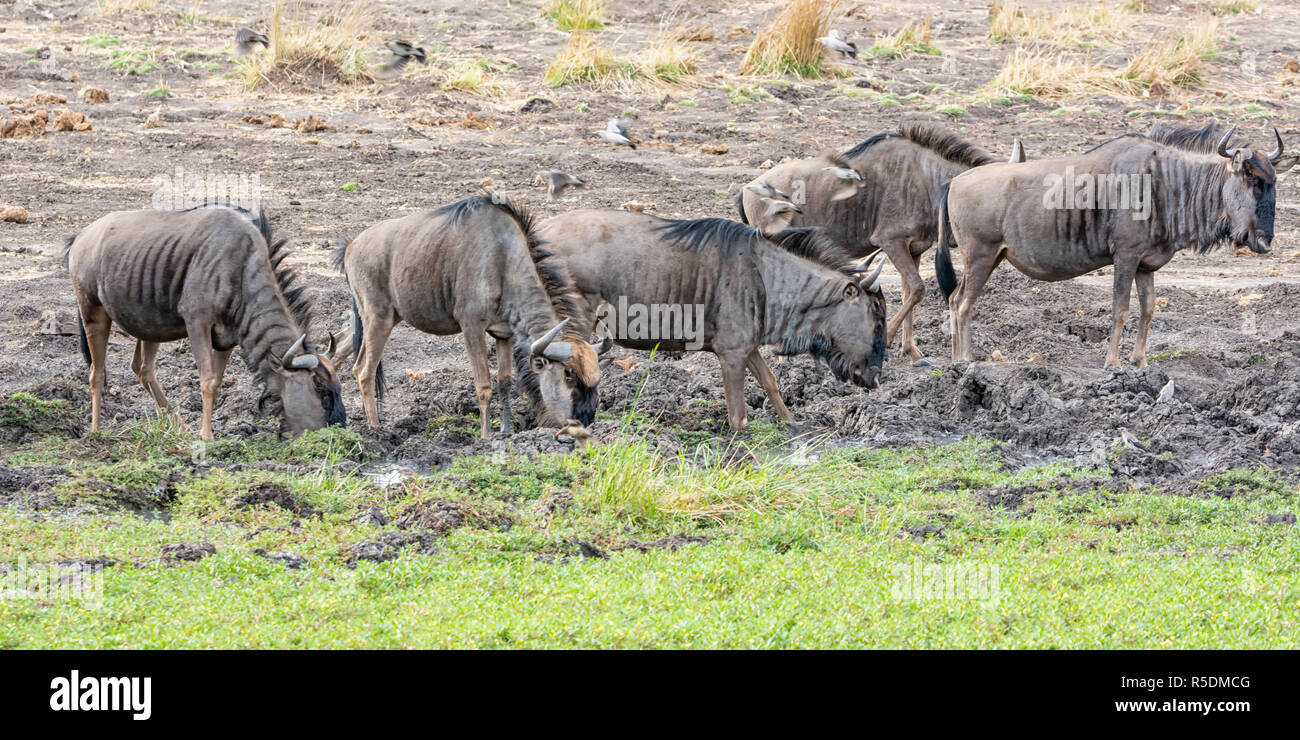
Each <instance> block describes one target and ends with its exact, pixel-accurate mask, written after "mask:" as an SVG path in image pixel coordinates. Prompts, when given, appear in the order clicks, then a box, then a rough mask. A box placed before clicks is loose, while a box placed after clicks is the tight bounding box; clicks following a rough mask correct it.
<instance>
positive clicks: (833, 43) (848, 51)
mask: <svg viewBox="0 0 1300 740" xmlns="http://www.w3.org/2000/svg"><path fill="white" fill-rule="evenodd" d="M817 43H819V44H821V45H822V46H825V47H826V48H827V49H830V50H831V51H838V52H839V53H841V54H843V55H844V56H848V57H853V58H854V59H857V58H858V45H857V44H855V43H853V42H852V41H849V40H848V39H847V38H845V36H844V32H843V31H840V30H839V29H831V30H830V32H828V33H827V34H826V35H825V36H822V37H821V38H819V39H817Z"/></svg>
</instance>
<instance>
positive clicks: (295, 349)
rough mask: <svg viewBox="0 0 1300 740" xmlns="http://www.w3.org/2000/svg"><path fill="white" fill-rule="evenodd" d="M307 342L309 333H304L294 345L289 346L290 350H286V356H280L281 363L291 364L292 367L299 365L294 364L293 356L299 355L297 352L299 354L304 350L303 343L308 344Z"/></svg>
mask: <svg viewBox="0 0 1300 740" xmlns="http://www.w3.org/2000/svg"><path fill="white" fill-rule="evenodd" d="M306 343H307V335H306V334H303V335H302V336H300V337H298V341H296V342H294V343H293V346H292V347H290V348H289V351H288V352H285V353H284V356H283V357H281V358H280V364H281V365H291V366H292V367H297V366H296V365H292V362H293V358H294V357H295V356H297V354H298V353H299V352H301V351H302V347H303V345H304V344H306Z"/></svg>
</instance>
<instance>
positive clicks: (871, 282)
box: [858, 260, 885, 293]
mask: <svg viewBox="0 0 1300 740" xmlns="http://www.w3.org/2000/svg"><path fill="white" fill-rule="evenodd" d="M884 269H885V260H881V261H880V264H878V265H876V269H874V270H872V271H871V274H870V275H868V276H866V277H864V278H862V279H861V280H859V281H858V286H859V287H861V288H862V292H863V293H870V292H871V291H873V290H875V288H876V279H877V278H879V277H880V271H881V270H884Z"/></svg>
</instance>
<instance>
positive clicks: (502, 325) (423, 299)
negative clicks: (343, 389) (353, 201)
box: [334, 195, 608, 437]
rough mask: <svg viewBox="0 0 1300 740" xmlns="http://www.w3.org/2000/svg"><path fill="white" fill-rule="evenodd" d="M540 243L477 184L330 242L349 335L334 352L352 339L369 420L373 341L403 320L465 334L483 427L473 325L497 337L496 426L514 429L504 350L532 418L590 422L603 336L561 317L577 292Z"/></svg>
mask: <svg viewBox="0 0 1300 740" xmlns="http://www.w3.org/2000/svg"><path fill="white" fill-rule="evenodd" d="M542 246H543V245H542V243H541V242H540V241H539V240H538V239H537V238H536V236H535V235H534V233H533V223H532V216H531V215H530V214H529V213H528V212H527V211H526V210H524V209H522V208H520V207H517V206H515V205H513V204H511V203H510V202H509V201H507V200H505V199H504V198H499V197H496V196H483V195H479V196H474V197H470V198H466V199H464V200H461V201H458V202H456V203H451V204H449V205H445V206H442V207H441V208H436V209H433V210H427V211H420V212H419V213H413V214H411V215H409V216H404V217H402V218H396V219H390V220H388V221H383V222H380V223H378V224H375V225H374V226H371V227H370V228H368V229H366V230H365V231H363V232H361V233H360V234H359V235H358V236H357V238H356V239H353V240H352V242H351V243H349V244H348V245H346V246H345V247H343V248H341V249H339V250H336V251H335V253H334V260H335V264H336V265H337V266H338V267H339V268H340V269H342V270H343V273H344V275H345V276H346V277H347V281H348V286H349V287H350V288H351V290H352V301H353V302H352V337H351V339H350V340H348V341H345V342H344V343H343V345H342V346H341V347H340V349H339V351H338V352H337V353H336V354H335V358H340V357H345V356H347V355H348V354H349V353H351V351H352V348H353V347H355V348H356V349H357V359H356V363H355V364H354V365H353V370H354V372H355V374H356V377H357V384H358V385H359V386H360V387H361V398H362V402H363V404H364V406H365V411H366V420H367V421H369V422H370V425H371V426H378V425H379V405H378V400H380V398H381V396H382V394H383V366H382V364H381V363H380V359H381V357H382V355H383V351H384V344H386V343H387V342H388V335H389V333H390V332H391V331H392V330H393V327H394V326H395V325H396V324H397V323H398V322H399V321H402V320H405V321H406V322H407V323H409V324H411V325H412V326H414V327H415V328H416V329H419V330H420V331H422V332H425V333H428V334H442V335H445V334H458V333H459V334H463V335H464V336H465V348H466V350H468V352H469V359H470V366H471V367H472V369H473V372H474V385H475V387H476V391H477V395H478V407H479V414H480V422H481V431H482V434H483V436H484V437H486V436H488V433H489V418H488V407H489V403H490V402H491V399H492V373H491V369H490V368H489V366H488V354H487V343H486V341H485V340H484V336H483V334H484V332H487V333H488V334H491V335H492V337H493V338H494V339H496V340H497V363H498V367H497V378H498V380H499V382H500V385H501V396H502V430H503V431H504V432H506V433H507V434H511V433H513V432H514V422H513V420H512V418H511V415H510V395H511V390H512V388H511V380H512V369H511V359H512V358H513V361H514V363H515V365H516V367H517V370H518V371H519V375H520V380H521V382H522V383H523V384H524V388H525V389H526V390H527V391H528V393H529V395H530V396H531V397H532V398H533V399H534V400H540V402H541V404H540V405H541V407H542V408H541V414H540V415H539V416H540V418H539V425H541V426H562V425H563V424H564V423H565V422H566V421H567V420H568V419H570V418H575V419H578V420H579V421H581V422H582V423H584V424H590V423H591V422H592V420H593V419H594V418H595V416H596V401H597V396H596V386H597V384H598V383H599V382H600V366H599V361H598V358H597V355H598V354H599V353H600V351H603V350H604V349H608V345H607V344H606V345H604V346H602V347H595V346H593V345H591V344H589V343H588V342H587V340H586V338H585V337H584V336H582V334H581V332H582V330H581V328H580V327H579V326H576V325H575V324H576V323H577V322H570V321H569V319H570V318H572V317H575V316H577V315H578V308H577V305H576V300H577V295H576V293H574V292H573V287H572V283H571V282H570V280H569V278H568V276H567V275H566V274H565V272H564V269H563V267H562V266H561V265H560V264H558V260H554V259H548V257H550V252H547V251H546V250H544V249H543V248H542Z"/></svg>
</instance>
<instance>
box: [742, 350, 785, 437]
mask: <svg viewBox="0 0 1300 740" xmlns="http://www.w3.org/2000/svg"><path fill="white" fill-rule="evenodd" d="M745 364H746V365H747V366H748V367H749V371H750V372H751V373H753V374H754V378H755V379H756V380H757V381H758V385H759V386H760V387H761V388H762V389H763V393H764V394H766V395H767V402H768V403H770V404H772V410H773V411H775V412H776V415H777V417H778V418H779V419H781V421H790V419H791V418H792V417H791V416H790V410H789V409H787V408H786V407H785V401H783V400H782V399H781V388H780V386H778V385H777V383H776V375H774V374H773V373H772V368H770V367H768V366H767V362H765V361H764V360H763V356H762V355H760V354H759V353H758V350H754V351H753V352H751V353H750V355H749V359H748V360H746V361H745Z"/></svg>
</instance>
